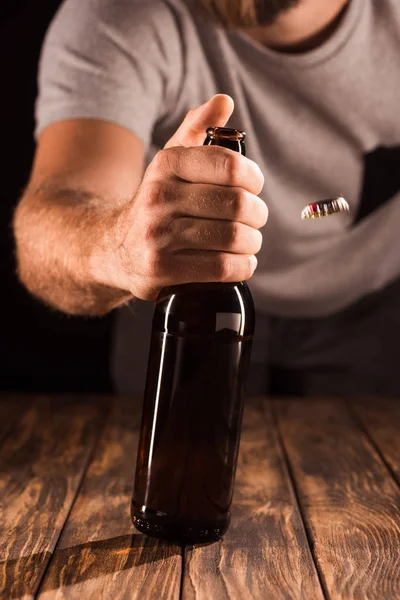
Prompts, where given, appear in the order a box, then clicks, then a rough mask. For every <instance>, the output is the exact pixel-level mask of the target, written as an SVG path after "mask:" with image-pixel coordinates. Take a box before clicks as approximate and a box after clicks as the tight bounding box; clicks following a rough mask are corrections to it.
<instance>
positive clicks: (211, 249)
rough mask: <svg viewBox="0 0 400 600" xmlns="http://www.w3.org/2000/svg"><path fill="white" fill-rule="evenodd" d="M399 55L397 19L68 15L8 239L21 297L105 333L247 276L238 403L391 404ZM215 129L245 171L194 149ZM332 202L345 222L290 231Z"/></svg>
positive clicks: (51, 39)
mask: <svg viewBox="0 0 400 600" xmlns="http://www.w3.org/2000/svg"><path fill="white" fill-rule="evenodd" d="M399 56H400V5H399V3H398V0H349V1H346V0H324V2H321V1H320V0H263V1H261V2H260V1H256V0H213V1H212V0H151V1H149V0H124V1H117V0H92V1H91V2H81V0H66V2H65V3H64V5H63V6H62V8H61V10H60V11H59V13H58V15H57V17H56V18H55V20H54V22H53V24H52V26H51V28H50V31H49V33H48V36H47V39H46V42H45V45H44V51H43V56H42V61H41V68H40V94H39V98H38V103H37V130H36V135H37V139H38V148H37V153H36V157H35V161H34V166H33V170H32V175H31V180H30V183H29V186H28V188H27V190H26V192H25V195H24V197H23V199H22V201H21V203H20V205H19V207H18V209H17V212H16V215H15V221H14V228H15V236H16V242H17V254H18V261H19V273H20V277H21V279H22V281H23V282H24V283H25V285H26V286H27V287H28V289H29V290H31V292H32V293H33V294H35V295H36V296H38V297H40V298H42V299H43V300H44V301H45V302H48V303H49V304H50V305H53V306H55V307H57V308H59V309H60V310H62V311H65V312H67V313H71V314H88V315H101V314H104V313H106V312H107V311H110V310H112V309H114V308H116V307H118V306H121V305H125V304H126V303H128V301H130V300H131V299H132V298H136V299H141V300H145V301H148V300H154V299H155V298H156V297H157V293H158V291H159V290H160V289H161V288H162V287H164V286H166V285H172V284H179V283H186V282H192V281H238V280H241V279H249V278H250V277H252V279H251V289H252V291H253V295H254V297H255V301H256V305H257V311H258V313H259V314H258V328H257V340H256V343H255V348H254V359H253V362H254V365H253V370H252V375H251V388H250V389H251V391H258V392H265V391H272V392H273V393H296V394H306V395H328V394H334V395H347V394H360V395H362V394H372V395H373V394H377V395H383V394H398V393H399V392H400V378H399V376H398V366H397V362H398V361H397V356H398V351H397V339H398V334H399V331H400V314H399V309H398V306H399V300H400V281H399V276H400V241H399V233H398V231H399V224H400V195H399V190H400V177H399V175H398V173H399V167H398V165H399V164H400V119H399V118H398V109H397V104H398V98H399V97H400V62H399ZM210 98H211V99H210ZM232 99H234V101H235V110H234V106H233V101H232ZM199 105H200V107H199V108H197V109H195V110H191V109H192V108H193V107H194V106H199ZM189 110H191V111H190V112H189V114H188V115H187V116H186V117H185V115H186V113H187V112H188V111H189ZM181 123H182V124H181ZM227 123H228V126H231V127H237V128H239V129H244V130H245V131H246V132H247V134H248V155H249V159H245V158H243V157H241V156H239V155H237V154H235V153H233V152H230V151H229V150H225V149H222V148H210V147H208V148H203V147H202V146H201V144H202V142H203V140H204V137H205V133H204V132H205V129H206V128H207V127H208V126H210V125H219V126H224V125H225V124H227ZM162 148H164V149H163V150H161V149H162ZM147 163H148V164H149V166H148V168H147V170H146V172H145V174H144V176H143V171H144V168H145V164H147ZM339 195H343V196H344V197H345V198H347V199H348V201H349V203H350V206H351V211H352V212H351V213H350V214H348V215H347V214H344V215H342V214H340V215H334V216H331V217H326V218H324V219H320V220H318V221H301V220H300V213H301V210H302V209H303V208H304V206H305V205H306V204H307V203H309V202H314V201H317V200H322V199H325V198H330V197H335V196H339ZM267 206H268V208H269V220H268V225H267V226H265V225H266V221H267V213H268V211H267V208H266V207H267ZM260 230H261V231H262V236H261V232H260ZM256 254H257V256H258V268H257V270H256V265H257V260H256V258H255V255H256ZM146 306H151V305H150V304H148V305H147V304H146ZM133 310H135V305H134V306H133ZM122 314H124V311H122ZM138 321H140V319H138ZM138 326H139V324H138ZM121 329H123V330H125V333H126V327H125V326H124V325H122V326H121ZM120 347H121V346H120ZM133 348H136V349H137V352H141V353H142V354H143V342H142V336H141V334H140V329H134V330H133V332H132V334H131V335H130V337H129V343H128V351H129V352H132V351H133ZM128 379H129V376H128ZM121 381H122V375H121ZM132 385H133V384H132ZM119 387H120V388H121V387H125V388H126V387H129V381H128V383H126V380H125V385H124V386H122V385H121V384H120V386H119Z"/></svg>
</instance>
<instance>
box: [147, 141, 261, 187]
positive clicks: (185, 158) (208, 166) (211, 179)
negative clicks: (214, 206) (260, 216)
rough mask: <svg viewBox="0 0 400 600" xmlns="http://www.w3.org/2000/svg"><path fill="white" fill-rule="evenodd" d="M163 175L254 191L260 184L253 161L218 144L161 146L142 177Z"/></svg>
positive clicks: (153, 178)
mask: <svg viewBox="0 0 400 600" xmlns="http://www.w3.org/2000/svg"><path fill="white" fill-rule="evenodd" d="M166 178H170V179H176V178H178V179H181V180H182V181H186V182H189V183H209V184H214V185H225V186H231V187H240V188H243V189H245V190H247V191H248V192H251V193H252V194H256V195H258V194H259V193H260V192H261V190H262V188H263V187H264V177H263V174H262V172H261V169H260V167H259V166H258V165H257V164H256V163H255V162H253V161H252V160H250V159H249V158H246V157H245V156H243V155H241V154H239V153H237V152H234V151H233V150H229V149H228V148H221V147H218V146H202V147H197V148H170V149H169V150H162V151H161V152H159V153H158V154H157V155H156V156H155V158H154V160H153V161H152V163H151V164H150V167H149V169H148V171H147V173H146V179H147V181H165V179H166Z"/></svg>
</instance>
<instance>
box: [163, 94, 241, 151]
mask: <svg viewBox="0 0 400 600" xmlns="http://www.w3.org/2000/svg"><path fill="white" fill-rule="evenodd" d="M233 110H234V103H233V100H232V98H231V97H230V96H227V95H226V94H218V95H217V96H214V97H213V98H211V99H210V100H209V101H208V102H206V103H205V104H202V105H201V106H198V107H197V108H195V109H193V110H191V111H190V112H189V113H188V114H187V116H186V118H185V120H184V121H183V123H182V125H181V126H180V127H179V129H178V130H177V132H176V133H175V135H173V137H172V138H171V139H170V140H169V142H168V143H167V144H166V145H165V148H172V147H174V146H186V147H189V146H201V145H202V144H203V143H204V140H205V138H206V130H207V128H208V127H224V126H225V125H226V123H227V122H228V121H229V119H230V117H231V115H232V113H233Z"/></svg>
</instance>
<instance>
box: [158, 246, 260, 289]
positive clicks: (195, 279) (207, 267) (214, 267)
mask: <svg viewBox="0 0 400 600" xmlns="http://www.w3.org/2000/svg"><path fill="white" fill-rule="evenodd" d="M256 267H257V259H256V257H255V256H254V255H251V256H244V255H242V254H230V253H228V252H213V251H207V250H205V251H199V250H184V251H181V252H177V253H175V254H173V255H170V257H169V264H168V273H166V276H165V280H166V281H165V284H166V285H168V281H169V280H170V278H171V273H173V274H174V280H176V282H177V284H185V283H209V282H222V283H228V282H236V281H246V280H247V279H250V277H252V275H253V273H254V271H255V269H256ZM174 285H176V284H174Z"/></svg>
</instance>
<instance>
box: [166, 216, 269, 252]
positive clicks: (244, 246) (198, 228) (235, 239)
mask: <svg viewBox="0 0 400 600" xmlns="http://www.w3.org/2000/svg"><path fill="white" fill-rule="evenodd" d="M175 225H176V227H175V234H174V237H173V241H172V243H171V244H170V245H169V249H170V250H195V249H197V250H214V251H215V250H219V251H221V252H231V253H234V254H245V255H251V254H257V253H258V252H259V251H260V250H261V246H262V235H261V233H260V232H259V231H258V230H257V229H254V228H253V227H249V226H248V225H243V223H235V222H233V221H217V220H207V219H191V218H183V219H178V220H177V221H176V222H175Z"/></svg>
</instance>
